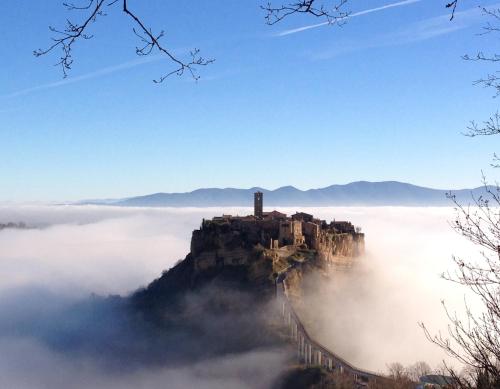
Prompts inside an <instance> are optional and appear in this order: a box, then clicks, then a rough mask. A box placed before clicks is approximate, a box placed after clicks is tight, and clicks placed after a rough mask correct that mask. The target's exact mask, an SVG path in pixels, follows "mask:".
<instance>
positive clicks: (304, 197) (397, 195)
mask: <svg viewBox="0 0 500 389" xmlns="http://www.w3.org/2000/svg"><path fill="white" fill-rule="evenodd" d="M258 190H259V191H261V192H263V193H264V206H276V205H281V206H382V205H395V206H451V205H452V202H451V201H450V200H449V199H448V198H447V197H446V194H447V193H450V192H451V193H452V194H453V195H455V196H456V197H457V199H459V200H460V202H462V203H470V202H471V195H473V196H475V197H479V196H481V195H482V194H484V193H485V188H484V187H479V188H473V189H459V190H451V191H450V190H442V189H432V188H425V187H422V186H416V185H412V184H407V183H403V182H398V181H382V182H368V181H357V182H352V183H350V184H346V185H331V186H328V187H326V188H320V189H309V190H300V189H297V188H294V187H293V186H284V187H281V188H278V189H275V190H267V189H263V188H250V189H236V188H223V189H220V188H206V189H197V190H194V191H192V192H185V193H155V194H150V195H146V196H138V197H130V198H124V199H116V200H109V199H106V200H86V201H81V202H79V204H98V205H116V206H130V207H211V206H253V193H254V192H256V191H258Z"/></svg>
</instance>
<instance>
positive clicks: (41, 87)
mask: <svg viewBox="0 0 500 389" xmlns="http://www.w3.org/2000/svg"><path fill="white" fill-rule="evenodd" d="M161 58H162V57H161V56H160V55H155V56H150V57H146V58H140V59H136V60H133V61H128V62H124V63H121V64H118V65H114V66H108V67H106V68H102V69H99V70H96V71H93V72H91V73H86V74H82V75H81V76H76V77H69V78H66V79H63V80H60V81H55V82H51V83H48V84H42V85H37V86H34V87H31V88H26V89H21V90H18V91H15V92H12V93H9V94H6V95H0V98H11V97H17V96H22V95H26V94H29V93H31V92H36V91H40V90H45V89H52V88H57V87H59V86H63V85H68V84H73V83H75V82H79V81H83V80H88V79H91V78H96V77H101V76H104V75H107V74H111V73H115V72H118V71H120V70H125V69H131V68H135V67H136V66H140V65H144V64H146V63H149V62H154V61H158V60H159V59H161Z"/></svg>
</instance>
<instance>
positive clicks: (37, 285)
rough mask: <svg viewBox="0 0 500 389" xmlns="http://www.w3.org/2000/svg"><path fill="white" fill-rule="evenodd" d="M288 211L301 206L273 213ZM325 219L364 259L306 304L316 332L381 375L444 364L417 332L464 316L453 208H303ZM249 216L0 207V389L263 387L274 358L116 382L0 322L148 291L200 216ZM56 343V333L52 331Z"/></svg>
mask: <svg viewBox="0 0 500 389" xmlns="http://www.w3.org/2000/svg"><path fill="white" fill-rule="evenodd" d="M277 209H278V210H279V211H282V212H286V213H288V214H291V213H294V212H295V211H297V210H298V208H289V207H284V208H280V207H277ZM301 210H303V211H305V212H308V213H312V214H314V215H316V216H318V217H320V218H323V219H326V220H332V219H336V220H350V221H352V222H353V224H354V225H356V226H360V227H362V231H363V232H364V233H365V234H366V255H365V256H364V257H363V258H361V259H360V261H359V264H358V266H357V268H356V270H355V271H352V272H350V273H344V274H341V275H339V276H337V277H335V278H334V280H333V281H331V282H327V283H322V284H320V288H318V287H317V285H316V288H315V289H314V290H312V291H311V293H310V296H309V299H310V301H311V306H313V307H314V311H315V312H317V316H316V317H314V318H312V319H311V318H308V320H312V324H311V326H312V327H313V328H312V330H313V332H314V335H315V336H316V337H317V338H318V340H320V341H321V342H323V343H324V344H325V345H327V346H328V347H329V348H331V349H332V350H334V351H336V352H337V353H338V354H340V355H342V356H344V357H345V358H346V359H348V360H350V361H351V362H352V363H354V364H356V365H358V366H360V367H363V368H367V369H371V370H376V371H384V370H385V369H386V367H387V364H389V363H392V362H400V363H402V364H403V365H409V364H412V363H414V362H416V361H420V360H424V361H426V362H427V363H429V364H430V365H431V366H432V367H438V366H439V365H440V363H441V362H442V360H443V358H445V355H443V353H442V352H441V351H440V350H439V349H437V348H436V347H435V346H433V345H432V344H431V343H429V342H428V341H427V340H426V338H425V336H424V333H423V331H422V329H421V328H420V327H419V325H418V323H419V322H424V323H425V324H426V325H427V326H428V327H429V328H430V329H431V330H432V331H434V332H437V331H439V330H441V331H443V332H446V324H447V321H446V318H445V314H444V311H443V307H442V305H441V301H442V300H444V301H445V302H446V304H447V305H448V306H449V307H450V308H451V310H454V309H457V310H461V309H463V299H464V293H465V291H464V290H462V289H460V287H458V286H456V285H454V284H451V283H450V282H447V281H444V280H442V279H441V278H440V275H441V273H443V272H445V271H447V270H452V269H453V266H452V255H454V254H455V255H459V256H464V257H470V256H477V252H476V250H475V248H474V247H473V246H472V245H470V244H469V243H468V242H467V241H465V240H464V239H463V238H462V237H460V236H459V235H458V234H457V233H455V232H454V231H453V230H452V229H451V227H450V225H449V223H450V222H451V221H452V220H453V218H454V211H453V210H452V209H450V208H405V207H369V208H366V207H345V208H335V207H325V208H301ZM251 212H252V209H250V208H120V207H104V206H41V205H36V206H35V205H26V206H21V205H5V206H0V223H6V222H24V223H26V224H27V225H28V226H31V227H35V228H32V229H4V230H0V349H1V350H2V352H1V353H0V387H15V388H23V389H24V388H58V387H61V388H62V387H64V388H84V387H106V388H115V387H116V388H140V387H148V388H155V387H163V386H164V385H165V382H166V381H168V382H169V387H171V388H182V387H208V388H211V387H213V388H226V387H227V388H240V387H241V388H262V387H266V386H267V385H269V383H270V382H272V380H273V379H275V378H276V376H277V375H278V374H279V373H280V372H281V369H282V368H283V367H284V363H285V362H284V361H285V356H283V355H282V353H281V352H277V351H275V350H255V351H254V352H251V353H245V354H241V355H234V356H229V357H224V358H219V359H214V360H211V361H209V362H206V363H203V364H193V365H192V366H183V367H180V368H177V369H172V368H165V369H162V368H161V367H154V368H153V367H152V368H151V369H148V368H144V369H141V370H134V371H130V372H128V373H124V372H121V373H120V374H119V375H117V374H114V373H113V372H111V371H108V370H107V369H106V368H105V367H104V366H102V365H101V364H100V362H99V361H97V360H92V359H89V358H80V357H78V356H71V355H68V354H65V353H62V352H60V351H58V350H54V349H52V348H50V347H48V346H47V345H45V344H44V343H43V341H41V340H40V339H39V338H38V337H37V334H36V333H33V334H29V333H28V334H27V333H26V331H24V332H22V334H20V333H17V332H16V331H15V330H13V329H12V328H10V327H9V324H8V323H11V322H12V321H7V320H6V318H9V320H10V319H12V318H13V317H14V318H19V320H20V321H21V322H22V320H34V319H33V317H35V316H34V315H33V314H30V312H31V313H33V312H42V313H43V311H44V310H50V309H54V307H57V305H58V304H68V302H72V301H79V299H84V298H87V297H88V296H89V295H91V294H92V293H95V294H98V295H109V294H120V295H127V294H128V293H130V292H132V291H134V290H135V289H137V288H139V287H142V286H145V285H147V284H148V283H149V282H150V281H151V280H153V279H154V278H157V277H158V276H159V275H160V274H161V272H162V271H163V270H166V269H168V268H170V267H171V266H172V265H174V264H175V263H176V262H177V261H178V260H179V259H182V258H184V256H185V255H186V254H187V253H188V252H189V245H190V237H191V231H192V230H193V229H195V228H198V227H199V225H200V223H201V220H202V219H203V218H210V217H212V216H214V215H220V214H222V213H225V214H233V215H236V214H239V215H243V214H249V213H251ZM54 336H56V337H57V336H58V334H57V333H55V334H54Z"/></svg>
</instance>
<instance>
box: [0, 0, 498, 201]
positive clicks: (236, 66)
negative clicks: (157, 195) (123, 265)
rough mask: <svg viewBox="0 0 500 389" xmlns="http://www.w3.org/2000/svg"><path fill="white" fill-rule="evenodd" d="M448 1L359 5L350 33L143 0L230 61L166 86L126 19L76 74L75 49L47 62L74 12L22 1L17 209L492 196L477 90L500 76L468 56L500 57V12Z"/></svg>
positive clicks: (178, 38)
mask: <svg viewBox="0 0 500 389" xmlns="http://www.w3.org/2000/svg"><path fill="white" fill-rule="evenodd" d="M395 3H401V4H399V5H398V6H392V7H387V8H384V9H380V10H378V11H376V12H364V11H366V10H373V9H374V8H379V7H384V6H386V5H394V4H395ZM444 3H445V1H442V2H440V1H437V0H421V1H406V2H401V1H396V0H384V1H379V0H373V1H363V2H362V1H355V0H351V1H350V2H349V7H348V9H350V10H351V11H352V12H353V13H355V14H356V13H360V14H359V15H358V16H355V17H352V18H351V19H349V20H348V22H347V24H345V25H344V26H343V27H341V28H339V27H334V26H317V27H315V28H304V27H308V26H311V25H316V24H319V23H321V22H322V20H318V19H315V18H311V17H307V16H296V17H291V18H289V19H288V20H285V21H284V22H283V23H281V24H278V25H275V26H272V27H270V26H267V25H266V24H265V23H264V14H263V12H262V11H261V10H260V9H259V5H260V4H261V2H259V1H255V2H254V1H237V2H236V1H231V0H220V1H217V2H215V3H214V2H212V1H208V0H207V1H204V0H203V1H196V2H192V1H185V2H165V1H161V0H151V1H148V2H140V1H137V0H132V1H130V2H129V6H130V7H131V8H132V9H133V10H134V11H135V12H136V13H137V14H139V15H141V16H142V17H143V19H144V20H145V21H148V23H149V24H150V25H151V26H152V27H153V29H155V30H161V29H164V30H165V32H166V35H165V38H164V44H165V45H166V46H167V47H169V48H172V49H173V50H175V51H176V53H178V55H181V56H182V55H185V53H186V52H187V50H188V49H191V48H193V47H198V48H200V49H201V51H202V53H203V54H204V55H206V56H207V57H213V58H215V59H216V61H215V63H214V64H212V65H210V66H209V67H207V68H204V69H201V72H200V75H201V77H202V78H201V80H200V81H199V82H197V83H194V82H193V81H192V80H191V79H189V77H182V78H170V79H168V80H167V81H166V82H165V83H164V84H162V85H157V84H154V83H152V82H151V80H152V79H153V78H156V77H159V76H161V75H162V74H163V73H164V72H165V71H168V70H169V69H171V68H170V67H169V66H170V63H169V62H168V61H166V60H164V59H163V58H162V57H150V58H147V59H140V58H138V57H137V56H136V55H135V51H134V48H135V45H136V43H137V41H136V38H135V36H134V35H133V33H132V32H131V28H132V23H131V21H130V20H129V19H127V17H126V16H125V15H124V14H123V13H122V12H120V10H119V7H117V8H116V9H114V10H110V12H109V15H108V16H107V17H105V18H103V19H100V20H99V21H98V22H97V23H96V24H94V25H93V26H92V30H91V32H92V33H94V38H93V39H92V40H89V41H84V42H79V43H78V44H77V46H76V48H75V52H74V58H75V63H74V66H73V70H72V71H71V73H70V75H69V77H68V78H67V79H66V80H62V75H61V73H60V70H59V69H58V68H56V67H53V66H52V64H53V63H54V62H56V60H57V55H58V54H59V53H57V52H56V53H54V54H52V55H48V56H46V57H41V58H35V57H34V56H33V55H32V51H33V50H34V49H37V48H40V47H45V46H46V45H47V44H48V43H49V37H50V34H49V31H48V29H47V27H48V25H54V26H62V23H63V22H64V20H65V18H66V17H68V16H72V15H71V14H69V15H68V13H67V12H66V11H65V10H64V9H63V7H62V6H61V5H60V2H59V1H44V2H33V1H31V0H29V1H28V0H20V1H18V2H16V5H15V6H11V7H4V10H3V12H2V14H1V15H0V33H1V34H2V43H3V48H2V49H3V55H2V56H0V66H1V68H2V72H1V73H0V121H1V126H0V154H1V156H2V163H1V164H0V178H1V184H0V200H1V201H25V200H26V201H32V200H41V201H46V200H75V199H82V198H109V197H125V196H131V195H138V194H146V193H152V192H159V191H165V192H177V191H188V190H192V189H196V188H199V187H228V186H231V187H252V186H262V187H266V188H270V189H272V188H276V187H279V186H283V185H294V186H296V187H298V188H301V189H307V188H316V187H323V186H327V185H330V184H334V183H339V184H341V183H348V182H351V181H356V180H370V181H379V180H400V181H406V182H411V183H415V184H419V185H425V186H431V187H438V188H443V189H449V188H459V187H472V186H478V185H479V184H480V176H481V169H483V170H484V171H485V173H486V174H488V175H489V177H491V178H492V179H494V178H495V174H496V172H495V171H494V170H492V169H490V168H488V165H489V163H490V161H491V156H492V154H493V152H494V151H497V150H498V149H497V147H496V146H497V143H498V140H497V139H496V138H474V139H471V138H467V137H464V136H462V135H460V132H461V131H464V130H465V127H466V126H467V123H468V122H469V120H471V119H476V120H479V121H480V120H481V119H485V118H487V117H488V116H489V115H490V114H492V113H493V112H495V111H496V110H497V108H498V104H497V100H495V99H493V98H492V91H491V90H487V89H483V88H480V87H474V86H472V83H473V81H474V80H476V79H478V78H479V77H481V76H483V75H485V74H486V73H487V72H488V71H494V70H495V69H491V68H488V66H486V65H484V64H478V63H471V62H465V61H463V60H461V59H460V56H461V55H463V54H465V53H475V52H476V51H477V50H484V51H488V48H495V46H494V39H495V37H493V36H478V35H477V33H478V32H480V28H481V25H482V24H483V23H484V21H485V18H484V17H482V16H481V14H480V12H479V11H478V10H477V9H476V8H474V6H476V5H477V4H483V5H488V4H490V5H491V4H495V2H493V1H485V2H482V3H478V2H476V1H467V2H465V1H464V2H462V4H461V7H462V8H461V9H460V10H459V11H460V12H459V13H458V14H457V15H456V19H455V20H454V21H453V22H449V21H448V18H447V16H446V15H447V10H446V9H445V8H444ZM73 13H74V12H73ZM74 18H78V15H77V14H75V15H74ZM297 29H299V31H297Z"/></svg>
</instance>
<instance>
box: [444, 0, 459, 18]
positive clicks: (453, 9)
mask: <svg viewBox="0 0 500 389" xmlns="http://www.w3.org/2000/svg"><path fill="white" fill-rule="evenodd" d="M457 4H458V0H453V1H452V2H451V3H448V4H446V8H451V16H450V21H451V20H453V18H454V17H455V10H456V9H457Z"/></svg>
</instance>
